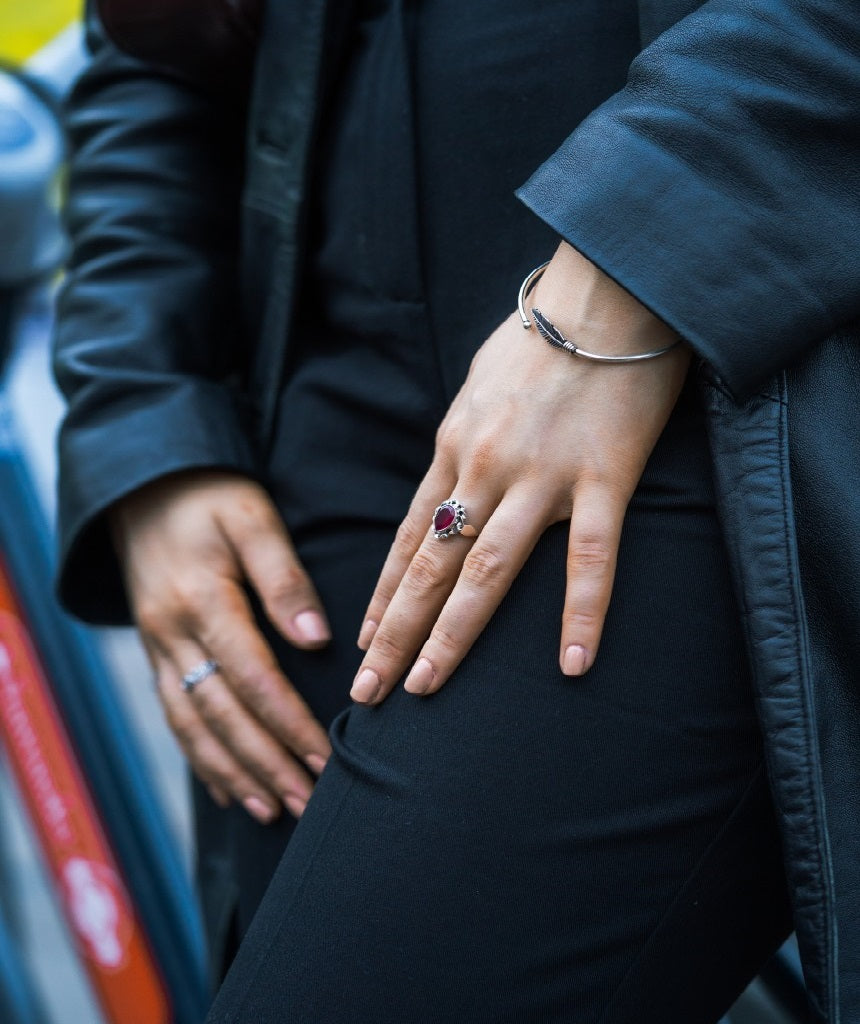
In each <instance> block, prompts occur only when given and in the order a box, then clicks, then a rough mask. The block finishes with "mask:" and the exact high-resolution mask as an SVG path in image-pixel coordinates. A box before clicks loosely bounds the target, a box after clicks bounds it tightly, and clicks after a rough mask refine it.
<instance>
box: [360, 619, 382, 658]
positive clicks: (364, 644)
mask: <svg viewBox="0 0 860 1024" xmlns="http://www.w3.org/2000/svg"><path fill="white" fill-rule="evenodd" d="M378 625H379V623H377V622H374V621H373V619H368V620H367V621H366V622H365V623H364V625H363V626H362V627H361V632H360V633H359V634H358V646H359V647H360V648H361V650H362V651H366V650H367V648H368V647H370V641H371V640H372V639H373V634H374V633H375V632H376V627H377V626H378Z"/></svg>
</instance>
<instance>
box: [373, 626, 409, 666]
mask: <svg viewBox="0 0 860 1024" xmlns="http://www.w3.org/2000/svg"><path fill="white" fill-rule="evenodd" d="M372 647H373V653H374V655H378V656H379V657H380V658H381V659H382V660H383V661H396V660H397V659H399V658H401V657H402V656H403V646H402V644H401V643H400V641H399V640H398V639H397V638H396V635H395V634H394V633H393V632H391V631H390V630H387V629H380V630H377V632H376V635H375V636H374V638H373V644H372Z"/></svg>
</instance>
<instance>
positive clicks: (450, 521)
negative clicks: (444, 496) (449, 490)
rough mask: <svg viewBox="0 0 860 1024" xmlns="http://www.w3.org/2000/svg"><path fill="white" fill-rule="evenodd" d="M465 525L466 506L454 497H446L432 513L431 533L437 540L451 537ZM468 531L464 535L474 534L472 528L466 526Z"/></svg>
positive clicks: (460, 531)
mask: <svg viewBox="0 0 860 1024" xmlns="http://www.w3.org/2000/svg"><path fill="white" fill-rule="evenodd" d="M465 526H466V507H465V506H464V505H462V504H461V503H460V502H459V501H457V499H456V498H448V500H447V501H443V502H442V504H441V505H440V506H439V507H438V508H437V509H436V511H435V512H434V513H433V533H434V534H435V535H436V539H437V540H445V539H446V537H453V536H455V535H456V534H458V533H462V531H463V527H465ZM466 529H467V530H469V533H467V534H466V536H469V535H471V536H475V533H474V532H473V530H472V528H470V527H466Z"/></svg>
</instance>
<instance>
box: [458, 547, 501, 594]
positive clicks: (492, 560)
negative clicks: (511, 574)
mask: <svg viewBox="0 0 860 1024" xmlns="http://www.w3.org/2000/svg"><path fill="white" fill-rule="evenodd" d="M462 576H463V580H464V581H465V582H466V583H468V584H470V585H471V586H473V587H481V588H483V587H491V586H493V585H494V584H497V583H499V582H500V581H501V580H502V579H504V576H505V558H504V555H503V554H502V552H501V551H499V550H498V549H497V548H493V547H481V548H477V547H476V548H473V549H472V550H471V551H470V552H469V554H468V555H467V556H466V559H465V561H464V562H463V570H462Z"/></svg>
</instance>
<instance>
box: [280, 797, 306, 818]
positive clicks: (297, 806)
mask: <svg viewBox="0 0 860 1024" xmlns="http://www.w3.org/2000/svg"><path fill="white" fill-rule="evenodd" d="M307 805H308V802H307V800H302V798H301V797H300V796H293V794H292V793H288V794H287V795H286V796H285V797H284V806H285V807H286V808H287V810H288V811H289V812H290V814H292V816H293V817H294V818H301V816H302V815H303V814H304V812H305V808H306V807H307Z"/></svg>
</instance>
